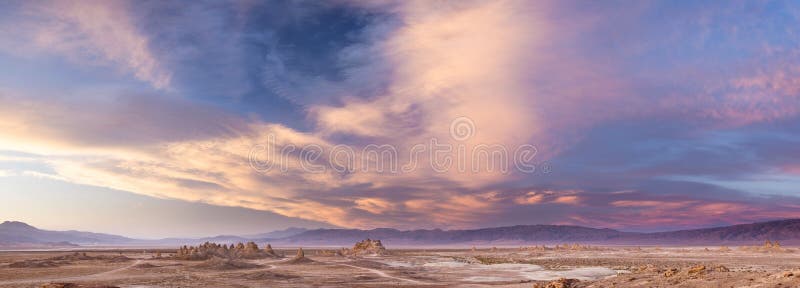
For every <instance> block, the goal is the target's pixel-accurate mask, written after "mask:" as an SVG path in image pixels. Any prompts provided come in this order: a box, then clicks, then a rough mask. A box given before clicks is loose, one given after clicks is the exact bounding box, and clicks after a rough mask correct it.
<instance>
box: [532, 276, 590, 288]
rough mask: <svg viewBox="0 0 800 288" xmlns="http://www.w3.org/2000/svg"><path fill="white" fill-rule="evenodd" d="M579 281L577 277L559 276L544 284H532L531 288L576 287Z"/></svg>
mask: <svg viewBox="0 0 800 288" xmlns="http://www.w3.org/2000/svg"><path fill="white" fill-rule="evenodd" d="M579 282H580V281H579V280H578V279H567V278H561V279H558V280H556V281H553V282H550V283H547V284H544V285H543V284H536V285H533V288H574V287H578V283H579Z"/></svg>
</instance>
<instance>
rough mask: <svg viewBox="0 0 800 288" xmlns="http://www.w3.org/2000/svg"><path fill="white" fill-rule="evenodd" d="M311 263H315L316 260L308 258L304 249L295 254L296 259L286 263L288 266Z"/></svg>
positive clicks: (299, 249)
mask: <svg viewBox="0 0 800 288" xmlns="http://www.w3.org/2000/svg"><path fill="white" fill-rule="evenodd" d="M311 262H314V260H311V259H308V258H306V253H305V252H303V248H298V249H297V254H295V256H294V258H292V259H290V260H289V261H286V262H284V263H286V264H306V263H311Z"/></svg>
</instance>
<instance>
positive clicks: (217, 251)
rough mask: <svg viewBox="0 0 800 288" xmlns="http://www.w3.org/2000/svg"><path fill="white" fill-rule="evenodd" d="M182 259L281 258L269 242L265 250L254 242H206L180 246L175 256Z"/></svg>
mask: <svg viewBox="0 0 800 288" xmlns="http://www.w3.org/2000/svg"><path fill="white" fill-rule="evenodd" d="M174 257H175V258H176V259H180V260H208V259H211V258H214V257H218V258H227V259H262V258H279V257H281V256H279V255H278V254H276V253H275V251H274V250H272V246H270V245H269V244H267V247H265V248H264V249H263V250H261V249H259V248H258V244H256V243H254V242H247V243H246V244H244V243H238V244H236V245H235V246H234V245H233V244H231V245H230V246H228V245H225V244H217V243H210V242H206V243H203V244H202V245H200V246H197V247H194V246H183V247H180V248H179V249H178V251H177V253H176V254H175V256H174Z"/></svg>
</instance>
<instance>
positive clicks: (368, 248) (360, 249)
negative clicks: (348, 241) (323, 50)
mask: <svg viewBox="0 0 800 288" xmlns="http://www.w3.org/2000/svg"><path fill="white" fill-rule="evenodd" d="M350 252H351V254H353V255H376V256H377V255H386V254H387V253H386V247H383V243H381V240H372V239H369V238H367V239H365V240H363V241H359V242H357V243H356V245H353V249H352V250H350Z"/></svg>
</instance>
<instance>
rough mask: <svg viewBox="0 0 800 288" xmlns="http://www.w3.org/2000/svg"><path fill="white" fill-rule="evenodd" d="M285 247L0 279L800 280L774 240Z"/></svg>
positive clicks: (69, 261) (124, 253)
mask: <svg viewBox="0 0 800 288" xmlns="http://www.w3.org/2000/svg"><path fill="white" fill-rule="evenodd" d="M337 251H339V250H336V249H332V248H313V247H305V248H304V249H303V252H302V253H300V254H301V255H300V256H298V247H283V248H275V250H274V252H273V253H274V254H276V256H275V257H268V258H262V259H223V258H212V259H205V260H187V259H181V258H180V257H176V256H177V254H179V253H180V252H176V250H175V249H142V248H136V249H133V248H129V249H119V248H114V249H85V248H84V249H79V250H70V251H64V250H59V251H3V252H0V287H9V288H10V287H128V288H145V287H399V286H401V287H554V288H555V287H800V249H799V248H796V247H775V248H769V247H767V248H765V247H764V246H731V247H727V246H721V247H720V246H717V247H652V246H651V247H636V246H588V245H586V246H584V245H560V246H555V245H553V246H524V247H499V248H498V247H465V248H464V249H445V248H441V247H439V248H430V249H421V248H405V249H388V250H385V252H383V253H381V254H370V255H347V254H342V253H339V252H337Z"/></svg>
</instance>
